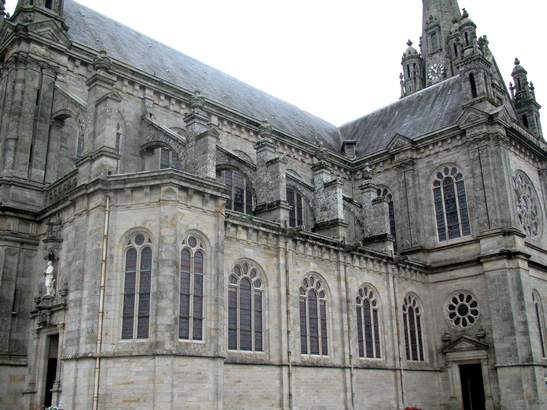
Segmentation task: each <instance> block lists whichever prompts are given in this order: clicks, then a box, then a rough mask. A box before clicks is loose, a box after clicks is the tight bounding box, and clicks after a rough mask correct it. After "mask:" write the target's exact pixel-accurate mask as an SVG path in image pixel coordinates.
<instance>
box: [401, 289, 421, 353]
mask: <svg viewBox="0 0 547 410" xmlns="http://www.w3.org/2000/svg"><path fill="white" fill-rule="evenodd" d="M403 326H404V333H405V348H406V358H407V360H418V361H423V360H424V344H423V335H422V309H421V307H420V304H419V303H418V301H417V300H416V298H415V297H414V296H412V295H408V296H407V297H406V298H405V300H404V303H403Z"/></svg>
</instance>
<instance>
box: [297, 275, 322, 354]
mask: <svg viewBox="0 0 547 410" xmlns="http://www.w3.org/2000/svg"><path fill="white" fill-rule="evenodd" d="M300 343H301V346H300V351H301V352H302V354H315V355H323V356H326V355H328V354H329V349H328V336H327V291H326V289H325V286H324V283H323V281H322V280H321V279H320V278H319V277H318V276H316V275H310V276H309V277H307V278H304V280H303V281H302V286H300Z"/></svg>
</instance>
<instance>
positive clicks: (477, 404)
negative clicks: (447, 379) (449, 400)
mask: <svg viewBox="0 0 547 410" xmlns="http://www.w3.org/2000/svg"><path fill="white" fill-rule="evenodd" d="M459 368H460V379H461V384H462V398H463V408H464V410H485V409H486V407H485V397H484V383H483V380H482V368H481V365H480V363H473V364H460V365H459Z"/></svg>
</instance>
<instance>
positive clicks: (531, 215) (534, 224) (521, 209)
mask: <svg viewBox="0 0 547 410" xmlns="http://www.w3.org/2000/svg"><path fill="white" fill-rule="evenodd" d="M513 188H514V190H515V200H516V203H517V217H518V219H519V222H520V224H521V225H522V228H523V229H524V232H525V233H526V235H528V236H529V237H530V238H535V237H536V236H538V235H539V232H540V228H541V226H540V220H541V218H540V217H539V208H538V200H537V195H536V191H535V189H534V186H533V185H532V183H531V182H530V180H529V179H528V177H527V176H526V175H524V174H523V173H522V172H520V171H517V172H515V173H514V174H513Z"/></svg>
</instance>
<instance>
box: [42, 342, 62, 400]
mask: <svg viewBox="0 0 547 410" xmlns="http://www.w3.org/2000/svg"><path fill="white" fill-rule="evenodd" d="M48 339H49V343H48V344H49V346H48V355H47V362H46V385H45V387H46V391H45V392H44V405H45V406H46V407H49V406H52V405H53V403H52V399H53V393H52V391H51V389H53V384H54V383H55V379H56V378H57V351H58V349H59V335H53V336H49V337H48Z"/></svg>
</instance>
